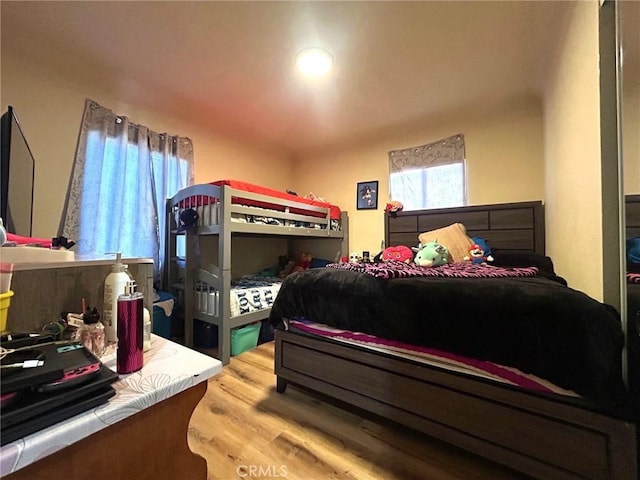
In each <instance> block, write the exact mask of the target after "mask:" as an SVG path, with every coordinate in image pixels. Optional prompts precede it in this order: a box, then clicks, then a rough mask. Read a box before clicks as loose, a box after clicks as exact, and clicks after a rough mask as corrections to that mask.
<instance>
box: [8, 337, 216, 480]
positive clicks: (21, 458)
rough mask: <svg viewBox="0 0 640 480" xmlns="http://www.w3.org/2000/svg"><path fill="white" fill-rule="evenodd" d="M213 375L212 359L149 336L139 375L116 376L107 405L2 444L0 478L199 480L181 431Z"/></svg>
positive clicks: (201, 464) (203, 474) (203, 470)
mask: <svg viewBox="0 0 640 480" xmlns="http://www.w3.org/2000/svg"><path fill="white" fill-rule="evenodd" d="M113 360H115V359H113ZM110 362H111V360H110V361H105V365H107V366H110ZM221 370H222V364H221V363H220V362H219V361H218V360H216V359H214V358H211V357H208V356H206V355H202V354H200V353H198V352H196V351H193V350H190V349H188V348H186V347H183V346H181V345H178V344H176V343H173V342H171V341H169V340H166V339H163V338H162V337H158V336H153V344H152V348H151V350H150V351H149V352H147V353H145V366H144V367H143V369H142V370H141V371H140V372H136V373H133V374H130V375H127V376H121V378H120V380H118V381H117V382H116V383H115V384H114V388H115V389H116V392H117V393H116V395H115V396H114V397H113V398H112V399H111V400H109V402H108V403H107V404H105V405H102V406H100V407H96V408H94V409H92V410H89V411H87V412H85V413H83V414H81V415H77V416H76V417H73V418H71V419H69V420H66V421H64V422H61V423H58V424H56V425H53V426H51V427H49V428H46V429H44V430H42V431H40V432H38V433H35V434H33V435H29V436H27V437H25V438H23V439H20V440H17V441H15V442H12V443H9V444H7V445H5V446H4V447H2V449H1V450H0V475H1V476H2V477H3V478H5V475H6V478H7V480H20V479H33V478H38V479H42V480H46V479H51V480H53V479H56V480H57V479H60V478H92V479H105V480H106V479H108V480H113V479H115V478H135V479H136V480H138V479H154V480H155V479H167V480H169V479H171V480H174V479H177V478H185V474H186V475H187V476H188V478H189V479H202V480H205V479H206V478H207V463H206V461H205V460H204V458H202V457H200V456H198V455H195V454H194V453H192V452H191V450H190V449H189V446H188V443H187V430H188V427H189V421H190V419H191V414H192V413H193V410H194V409H195V407H196V405H197V404H198V402H199V401H200V399H201V398H202V397H203V395H204V393H205V392H206V390H207V380H208V379H209V378H210V377H212V376H214V375H217V374H218V373H219V372H220V371H221ZM11 472H13V473H11ZM186 472H188V473H186Z"/></svg>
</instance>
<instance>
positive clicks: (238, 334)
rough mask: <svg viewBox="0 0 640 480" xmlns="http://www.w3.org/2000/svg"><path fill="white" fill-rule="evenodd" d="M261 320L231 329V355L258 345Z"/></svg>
mask: <svg viewBox="0 0 640 480" xmlns="http://www.w3.org/2000/svg"><path fill="white" fill-rule="evenodd" d="M260 325H261V322H256V323H252V324H250V325H245V326H244V327H239V328H234V329H233V330H231V355H233V356H235V355H240V354H241V353H243V352H246V351H247V350H251V349H252V348H255V347H256V346H257V345H258V335H260Z"/></svg>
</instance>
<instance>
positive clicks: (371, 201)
mask: <svg viewBox="0 0 640 480" xmlns="http://www.w3.org/2000/svg"><path fill="white" fill-rule="evenodd" d="M356 205H357V207H358V210H368V209H370V210H376V209H377V208H378V181H377V180H372V181H370V182H358V191H357V202H356Z"/></svg>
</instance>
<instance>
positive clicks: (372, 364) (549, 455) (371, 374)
mask: <svg viewBox="0 0 640 480" xmlns="http://www.w3.org/2000/svg"><path fill="white" fill-rule="evenodd" d="M459 223H462V224H463V225H464V226H465V227H466V232H465V233H466V234H467V235H468V236H469V237H482V238H484V239H485V240H487V242H488V244H489V245H490V247H491V249H492V250H493V256H494V257H495V259H494V260H495V262H494V263H495V265H494V266H493V267H488V268H496V267H497V268H503V269H505V270H512V271H517V272H518V273H523V274H524V272H529V273H530V272H531V270H532V268H531V265H533V264H535V267H534V269H535V271H536V272H538V274H537V275H536V276H534V277H526V278H523V279H519V278H515V279H512V278H495V279H494V278H491V279H488V280H489V282H487V284H491V285H493V286H495V288H496V290H498V289H500V290H501V291H502V294H503V296H502V297H501V300H502V301H505V299H507V300H506V301H507V302H508V298H509V296H510V295H511V294H512V292H517V291H518V290H517V288H519V287H518V286H517V285H518V281H520V280H522V281H523V284H526V285H528V286H529V287H528V288H531V289H534V290H536V291H538V292H545V291H547V290H548V291H550V292H553V294H554V295H558V297H557V298H555V299H553V298H551V297H545V298H539V299H538V300H539V301H540V302H542V303H545V302H548V303H547V307H549V309H548V311H549V312H552V311H554V310H556V308H557V307H562V306H568V308H566V310H565V311H564V312H562V313H561V314H560V315H559V316H555V317H549V318H543V319H541V320H542V321H540V322H537V320H538V319H537V318H536V315H537V314H529V312H527V311H525V310H523V308H522V305H519V304H520V303H523V304H524V305H526V307H525V308H526V309H529V308H531V309H533V308H535V304H536V302H529V303H526V301H527V298H526V297H524V298H523V300H524V302H520V301H519V300H520V299H518V301H516V302H513V303H500V304H497V305H496V306H495V307H494V308H495V312H496V316H497V317H498V318H499V319H500V321H501V322H503V323H502V326H501V328H500V329H494V328H495V326H494V325H492V324H491V322H492V314H491V309H490V306H489V305H488V303H489V302H491V299H493V298H497V297H491V296H488V295H489V293H487V292H488V290H487V289H485V290H484V293H486V294H487V296H483V295H484V294H478V295H476V290H475V289H476V287H475V286H474V285H476V284H477V283H478V282H479V281H478V280H474V279H469V278H462V279H444V280H445V281H446V282H443V283H442V285H441V284H440V283H438V282H433V283H431V284H429V285H428V288H424V286H426V285H427V282H428V281H429V280H430V279H426V281H425V282H423V283H424V286H423V287H421V288H423V290H418V289H417V287H415V290H411V292H412V293H411V294H406V293H403V292H404V291H403V290H402V289H404V288H407V286H408V285H415V284H414V283H413V281H414V280H415V279H413V278H398V279H397V280H392V281H387V280H384V279H380V278H374V279H371V278H369V277H368V276H367V275H364V274H363V273H361V272H355V271H351V270H346V271H345V272H339V273H344V275H337V273H335V272H331V271H330V270H333V269H332V268H327V269H324V270H326V271H324V272H301V273H298V274H296V275H295V276H292V277H291V278H289V279H287V280H286V281H285V282H284V283H283V285H282V287H281V289H280V294H279V295H278V298H277V299H276V302H275V303H274V305H273V308H272V311H271V316H270V321H271V322H272V324H273V325H274V327H275V328H276V331H275V340H276V344H275V373H276V389H277V391H278V392H280V393H284V392H285V390H286V388H287V385H289V384H291V385H294V386H298V387H302V388H305V389H309V390H312V391H315V392H318V393H320V394H322V395H324V396H326V397H327V398H328V399H329V400H331V401H338V402H339V403H341V404H343V405H346V406H348V407H355V408H356V409H357V410H360V411H365V412H367V413H369V414H375V415H378V416H381V417H383V418H386V419H389V420H392V421H395V422H398V423H400V424H403V425H406V426H408V427H410V428H413V429H416V430H418V431H420V432H423V433H425V434H427V435H429V436H432V437H436V438H439V439H441V440H443V441H445V442H448V443H451V444H453V445H456V446H458V447H460V448H462V449H465V450H468V451H470V452H472V453H475V454H478V455H480V456H483V457H485V458H487V459H489V460H492V461H495V462H497V463H501V464H504V465H506V466H508V467H510V468H512V469H514V470H517V471H519V472H522V473H525V474H527V475H529V476H532V477H535V478H540V479H548V478H554V479H578V478H582V479H585V478H586V479H594V480H595V479H603V478H608V479H617V480H623V479H624V480H626V479H628V480H632V479H636V478H637V473H638V464H637V462H638V459H637V430H636V429H637V425H636V422H637V418H634V414H633V411H632V404H631V401H630V399H629V395H628V391H627V390H626V388H625V387H624V384H623V381H622V373H621V371H622V369H621V361H620V359H621V351H622V347H623V343H624V340H623V335H622V328H621V325H620V321H619V318H618V317H617V313H616V312H615V311H613V309H611V308H610V307H607V306H606V305H603V304H601V303H599V302H597V301H595V300H593V299H590V298H589V297H587V296H586V295H584V294H582V293H581V292H577V291H574V290H572V289H570V288H569V287H568V286H567V285H566V282H564V280H563V279H562V278H560V277H558V276H557V275H555V272H554V271H553V264H552V262H551V260H550V259H549V258H548V257H545V256H544V254H545V231H544V207H543V205H542V203H541V202H518V203H509V204H497V205H482V206H471V207H462V208H450V209H434V210H424V211H414V212H402V213H398V214H397V215H389V214H387V215H386V217H385V226H386V244H387V245H399V244H400V245H414V244H415V243H417V238H418V235H420V234H421V233H422V232H427V231H434V230H435V231H437V230H438V229H441V228H442V227H446V226H451V225H457V224H459ZM441 243H444V242H441ZM376 268H377V267H376ZM447 268H448V267H447ZM484 268H487V267H484ZM335 270H336V271H338V270H340V269H339V268H336V269H335ZM456 281H457V282H460V283H463V284H464V286H463V288H464V290H465V291H466V295H467V297H465V299H468V298H471V299H473V297H474V295H475V296H476V298H480V300H479V301H478V302H477V303H475V304H473V307H474V308H469V305H467V306H466V307H463V306H462V303H463V300H462V299H459V300H456V298H455V296H453V295H451V296H448V297H447V295H448V292H449V291H451V290H452V289H455V288H458V286H456V285H454V284H455V282H456ZM308 282H312V283H313V287H312V288H313V294H312V295H311V296H309V295H308V293H309V292H308V289H309V287H306V288H305V285H310V284H309V283H308ZM391 282H395V286H393V284H392V283H391ZM402 282H405V283H402ZM474 282H475V283H474ZM344 285H348V286H349V288H350V289H351V290H352V291H351V292H347V291H345V290H343V289H342V287H343V286H344ZM498 287H499V288H498ZM325 288H328V289H329V290H327V291H325V290H324V289H325ZM485 288H486V287H485ZM376 289H377V290H376ZM511 289H514V290H511ZM427 290H431V291H433V292H439V293H441V294H442V298H441V299H438V298H439V297H437V295H436V297H437V298H435V299H434V298H431V297H428V298H429V299H426V298H425V299H424V300H422V302H417V303H416V304H419V305H421V306H422V311H421V313H417V314H414V313H412V311H411V310H410V309H408V308H406V304H407V303H410V302H411V301H412V300H415V297H416V295H415V292H425V293H424V295H425V297H426V295H428V294H429V293H428V292H427ZM376 292H377V293H376ZM543 294H544V293H543ZM337 295H341V300H340V304H341V306H342V310H341V311H338V310H336V309H335V308H333V309H332V308H330V302H327V301H326V299H327V298H329V297H332V298H336V296H337ZM380 297H387V298H386V299H385V302H386V301H387V299H388V297H393V298H395V300H396V302H395V304H393V305H391V307H390V308H389V307H386V306H385V305H386V304H383V303H379V302H378V301H377V299H378V298H380ZM418 297H419V295H418ZM558 298H561V299H563V300H564V299H566V300H569V301H571V302H575V304H574V303H569V304H565V303H563V301H558ZM316 299H317V300H318V302H319V303H317V304H316V303H314V302H315V300H316ZM483 299H484V301H485V303H482V301H483ZM323 300H324V302H323ZM358 305H364V306H365V307H366V306H367V305H368V309H367V308H365V310H362V309H360V308H359V307H358ZM432 305H435V308H433V307H432ZM443 305H444V307H443ZM396 306H397V310H395V308H396ZM476 307H477V308H476ZM574 307H575V308H576V309H579V310H581V311H583V313H582V314H579V315H578V314H574V312H572V310H573V309H574ZM464 308H467V310H464ZM582 309H585V310H582ZM389 311H390V312H391V314H389ZM385 312H386V313H385ZM438 312H440V313H441V316H438V317H437V315H438ZM465 312H466V313H465ZM487 312H488V315H486V313H487ZM411 315H415V318H416V319H417V320H418V323H417V328H416V329H414V330H411V332H412V335H415V336H416V338H418V337H420V336H421V335H422V338H423V340H424V339H425V338H426V342H431V341H432V340H433V338H437V339H438V341H440V340H442V339H445V340H446V339H447V338H449V341H451V343H450V344H449V345H451V346H452V350H448V351H447V350H445V349H444V347H440V346H436V347H434V348H426V347H424V345H429V343H420V347H419V348H413V347H415V345H417V344H418V343H417V342H416V344H414V345H413V347H412V345H409V343H412V342H409V341H407V340H405V341H404V342H406V343H402V342H397V341H396V340H391V341H389V340H384V339H385V338H386V339H388V338H391V337H382V338H383V341H381V340H380V338H381V336H382V335H383V334H384V333H385V332H383V333H381V334H380V335H376V333H377V331H376V329H378V331H382V330H385V329H386V330H387V333H388V332H393V333H394V334H405V333H406V332H404V330H406V329H405V325H406V324H405V323H403V322H404V321H405V319H406V318H405V317H408V316H411ZM447 315H448V316H447ZM564 316H567V318H570V319H572V322H573V321H574V320H575V321H577V322H578V323H572V324H571V325H572V327H573V326H574V325H575V326H576V327H577V326H578V325H579V324H580V323H579V322H583V326H584V327H586V328H583V327H579V328H576V330H570V335H573V336H570V337H568V338H567V341H566V342H564V343H561V344H558V345H555V346H554V345H553V343H554V342H553V338H554V336H553V335H554V333H553V332H554V328H558V330H562V328H559V327H560V326H561V325H564V324H565V322H564ZM359 317H363V318H365V319H367V320H368V322H361V319H360V318H359ZM592 317H593V321H594V323H593V325H596V323H595V322H596V320H598V325H600V323H602V325H603V327H602V328H600V327H598V329H596V328H595V327H594V329H593V330H596V331H600V330H602V332H607V333H606V335H604V333H603V336H604V338H606V339H607V341H606V342H604V343H603V344H602V345H600V344H598V343H594V344H591V343H589V344H586V343H585V344H581V343H580V342H582V341H583V340H584V339H585V338H587V337H584V336H583V335H582V333H583V332H585V331H592V329H591V327H590V325H591V324H590V323H589V322H590V320H591V318H592ZM434 318H438V319H439V321H440V323H434V322H433V319H434ZM524 319H526V320H525V322H524V323H525V324H526V325H528V326H533V329H532V331H531V332H532V335H530V337H526V336H525V337H524V338H521V339H520V340H522V342H521V343H520V344H517V345H518V346H515V345H516V344H515V340H514V339H512V338H511V337H509V336H508V335H507V334H506V333H505V332H511V329H512V328H516V327H515V326H514V325H516V324H521V323H522V322H520V320H524ZM600 320H601V321H600ZM349 322H353V325H355V326H357V327H358V328H360V329H359V330H354V328H348V327H349V326H350V323H349ZM421 322H422V323H421ZM481 322H485V323H481ZM322 324H324V325H322ZM432 324H433V325H435V328H432ZM479 324H481V325H482V326H481V327H480V328H478V325H479ZM465 328H468V329H469V330H471V331H472V332H473V333H474V334H475V336H477V337H478V339H479V338H480V337H483V340H487V341H488V342H493V344H491V343H489V345H490V348H489V349H488V350H489V355H492V354H495V357H494V358H498V357H500V356H501V355H504V352H511V353H513V354H514V355H515V357H512V359H517V355H518V354H519V351H520V350H521V351H522V353H523V355H522V357H527V355H525V353H526V354H529V353H532V352H534V350H533V349H530V346H531V345H541V346H547V347H550V348H551V349H552V350H555V352H556V353H557V354H559V355H560V358H562V359H564V361H566V362H567V366H566V367H567V368H564V367H565V366H564V365H562V362H560V368H559V371H568V372H570V373H571V374H570V375H568V376H566V377H564V376H563V375H559V376H558V377H557V378H558V379H559V380H558V382H560V383H558V384H556V381H555V379H554V380H549V379H547V378H545V377H543V376H540V375H538V374H537V372H538V371H548V372H553V369H551V370H548V369H547V370H545V367H546V364H545V360H546V359H545V357H544V354H543V355H542V357H537V360H538V361H539V362H538V363H535V362H533V363H527V364H525V365H528V366H529V367H530V369H528V368H518V367H515V368H514V367H513V366H511V365H509V364H508V363H502V365H501V364H500V362H495V361H493V359H492V358H489V359H488V360H487V359H486V358H480V357H473V356H470V355H466V356H465V355H464V354H461V353H460V352H465V349H467V350H466V351H471V350H472V349H473V348H475V346H476V339H475V338H474V334H472V335H468V334H467V333H468V332H466V331H465ZM445 330H449V333H450V334H451V333H453V335H452V336H450V337H446V336H440V334H441V333H442V332H443V331H445ZM372 331H373V332H374V333H371V332H372ZM425 332H426V333H425ZM487 332H490V334H487ZM579 332H580V333H579ZM549 335H550V336H549ZM393 338H397V337H393ZM460 338H462V339H465V341H464V342H460V343H456V340H457V339H460ZM527 338H530V339H531V341H530V342H527ZM565 338H566V337H565ZM545 339H546V340H551V342H550V343H549V342H545ZM512 340H514V343H513V344H512V343H510V342H511V341H512ZM454 346H455V348H457V350H454V349H453V347H454ZM389 347H390V348H389ZM565 350H566V351H565ZM543 352H544V350H543ZM568 352H571V353H570V354H568V355H565V354H567V353H568ZM592 352H597V353H596V354H595V355H592ZM423 353H425V354H428V355H431V357H433V358H430V359H426V360H425V356H428V355H422V354H423ZM574 353H575V354H576V355H582V357H581V360H579V361H576V359H575V358H572V355H573V354H574ZM600 354H602V356H601V357H600V358H598V356H599V355H600ZM563 355H565V356H564V357H563ZM436 357H439V358H437V360H438V363H435V362H434V361H433V360H436ZM474 358H476V359H478V360H481V361H474ZM532 358H536V357H533V356H532ZM582 359H584V363H582ZM549 360H550V359H549ZM466 362H468V363H466ZM572 364H573V367H572V369H570V370H568V368H570V366H571V365H572ZM590 368H593V369H594V370H593V372H594V373H597V375H595V374H594V375H591V371H589V370H588V369H590ZM540 369H542V370H540ZM572 374H576V378H572ZM634 374H637V372H636V373H634ZM596 377H597V379H596ZM583 380H584V382H583ZM563 381H564V382H568V383H567V384H566V385H565V384H562V383H563ZM591 382H593V383H591ZM572 387H574V388H572ZM581 392H582V393H581ZM584 392H586V394H585V393H584ZM591 393H593V394H594V396H593V398H592V397H591V395H590V394H591Z"/></svg>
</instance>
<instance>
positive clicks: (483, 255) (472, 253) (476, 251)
mask: <svg viewBox="0 0 640 480" xmlns="http://www.w3.org/2000/svg"><path fill="white" fill-rule="evenodd" d="M473 240H475V241H476V243H474V244H473V245H471V247H470V248H469V255H465V256H464V258H463V260H464V261H465V262H471V263H472V264H474V265H486V264H487V262H493V257H492V256H491V250H489V249H488V248H489V247H487V244H486V242H485V241H484V240H483V239H481V238H474V239H473Z"/></svg>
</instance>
